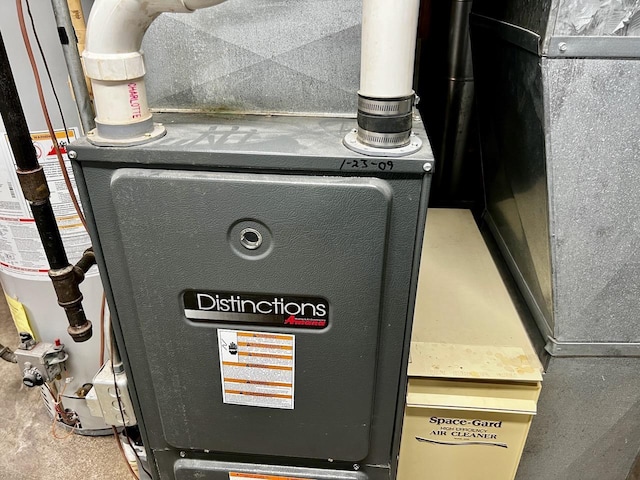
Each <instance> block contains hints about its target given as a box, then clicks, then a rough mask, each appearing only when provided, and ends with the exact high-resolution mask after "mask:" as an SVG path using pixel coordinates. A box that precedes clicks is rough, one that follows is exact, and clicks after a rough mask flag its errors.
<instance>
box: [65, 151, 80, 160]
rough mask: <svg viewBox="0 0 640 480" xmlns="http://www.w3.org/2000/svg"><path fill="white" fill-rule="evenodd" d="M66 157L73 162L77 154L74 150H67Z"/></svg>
mask: <svg viewBox="0 0 640 480" xmlns="http://www.w3.org/2000/svg"><path fill="white" fill-rule="evenodd" d="M67 157H69V158H70V159H71V160H75V159H76V158H78V154H77V153H76V151H75V150H69V152H68V153H67Z"/></svg>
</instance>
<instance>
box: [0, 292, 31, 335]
mask: <svg viewBox="0 0 640 480" xmlns="http://www.w3.org/2000/svg"><path fill="white" fill-rule="evenodd" d="M4 297H5V298H6V299H7V304H8V305H9V311H10V312H11V317H12V318H13V323H15V325H16V329H17V330H18V332H27V333H29V334H30V335H31V336H32V337H33V338H36V336H35V335H34V334H33V330H31V325H29V318H28V317H27V311H26V310H25V309H24V305H23V304H22V303H20V302H19V301H18V300H16V299H15V298H12V297H10V296H9V295H7V294H6V293H5V294H4Z"/></svg>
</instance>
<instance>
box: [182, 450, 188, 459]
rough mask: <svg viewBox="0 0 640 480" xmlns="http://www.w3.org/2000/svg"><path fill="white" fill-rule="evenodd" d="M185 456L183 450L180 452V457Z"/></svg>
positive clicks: (185, 453)
mask: <svg viewBox="0 0 640 480" xmlns="http://www.w3.org/2000/svg"><path fill="white" fill-rule="evenodd" d="M186 456H187V452H185V451H184V450H183V451H181V452H180V457H182V458H184V457H186Z"/></svg>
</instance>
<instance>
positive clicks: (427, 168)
mask: <svg viewBox="0 0 640 480" xmlns="http://www.w3.org/2000/svg"><path fill="white" fill-rule="evenodd" d="M422 169H423V170H424V171H425V172H430V171H431V170H432V169H433V164H432V163H425V164H424V165H423V166H422Z"/></svg>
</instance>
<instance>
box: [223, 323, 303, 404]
mask: <svg viewBox="0 0 640 480" xmlns="http://www.w3.org/2000/svg"><path fill="white" fill-rule="evenodd" d="M218 351H219V353H220V372H221V375H222V398H223V401H224V403H228V404H232V405H246V406H250V407H268V408H281V409H288V410H292V409H293V400H294V378H295V336H294V335H283V334H275V333H263V332H248V331H242V330H218Z"/></svg>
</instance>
